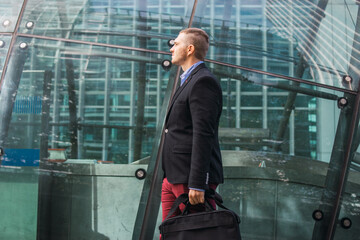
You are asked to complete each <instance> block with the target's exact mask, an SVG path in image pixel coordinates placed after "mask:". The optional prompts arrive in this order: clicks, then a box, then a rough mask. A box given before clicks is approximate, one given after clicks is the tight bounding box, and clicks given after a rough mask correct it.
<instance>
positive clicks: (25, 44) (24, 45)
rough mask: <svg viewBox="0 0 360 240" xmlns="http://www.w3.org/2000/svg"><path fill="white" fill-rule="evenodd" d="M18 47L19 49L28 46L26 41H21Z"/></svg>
mask: <svg viewBox="0 0 360 240" xmlns="http://www.w3.org/2000/svg"><path fill="white" fill-rule="evenodd" d="M19 47H20V48H21V49H26V48H27V47H28V44H27V43H26V42H22V43H20V45H19Z"/></svg>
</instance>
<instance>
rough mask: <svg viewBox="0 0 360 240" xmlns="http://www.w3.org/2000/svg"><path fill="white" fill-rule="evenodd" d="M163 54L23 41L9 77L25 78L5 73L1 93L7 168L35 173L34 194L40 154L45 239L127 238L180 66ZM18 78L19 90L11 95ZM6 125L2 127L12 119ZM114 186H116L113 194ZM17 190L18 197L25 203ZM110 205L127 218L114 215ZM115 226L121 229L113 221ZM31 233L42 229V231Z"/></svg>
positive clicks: (4, 164) (14, 55) (41, 217)
mask: <svg viewBox="0 0 360 240" xmlns="http://www.w3.org/2000/svg"><path fill="white" fill-rule="evenodd" d="M167 58H168V56H167V55H162V54H154V53H146V52H142V51H130V50H126V49H114V48H105V47H96V46H91V45H83V44H70V43H64V42H60V41H51V40H41V39H32V38H25V37H19V38H18V39H17V42H16V43H15V48H14V52H13V53H12V57H11V60H10V63H9V69H8V72H7V73H8V74H12V73H14V72H18V71H20V72H22V75H17V77H18V79H17V80H16V78H15V77H12V78H11V77H6V78H5V83H7V85H6V84H5V85H4V86H3V88H2V91H1V94H2V95H1V97H2V98H1V101H2V102H6V103H7V104H6V105H7V109H10V111H12V115H11V122H10V126H9V129H8V136H7V138H5V137H4V135H2V139H0V140H1V142H2V144H0V145H1V146H4V147H5V153H6V155H5V157H4V158H3V160H2V163H1V165H2V167H3V169H5V170H8V169H12V168H15V169H19V170H18V171H20V172H21V171H22V169H26V173H27V171H30V173H32V174H35V176H33V175H30V176H29V177H33V179H34V181H33V182H32V183H33V189H32V190H33V191H35V192H36V191H37V181H36V180H37V171H35V169H37V167H38V166H39V160H40V159H42V160H44V161H43V162H41V163H40V168H39V169H40V181H39V192H40V195H39V202H41V203H42V204H41V205H40V206H39V215H38V218H39V223H40V225H39V226H38V228H39V232H40V234H41V235H42V236H47V235H48V234H50V235H52V236H65V235H66V236H68V235H67V234H71V235H72V236H74V238H78V237H79V236H80V235H81V236H86V238H87V239H100V238H99V237H103V236H107V237H109V238H110V239H116V238H118V237H120V238H121V239H131V236H132V230H133V227H134V222H135V217H136V213H137V208H138V206H139V199H140V193H141V189H142V186H143V181H141V178H140V179H137V178H135V172H136V170H138V169H144V170H145V171H146V169H147V163H148V159H149V157H150V154H151V152H152V146H153V142H154V141H155V140H156V139H154V137H155V133H156V131H155V130H156V129H155V128H156V126H157V123H158V122H159V121H162V119H159V117H160V110H161V106H162V104H163V100H164V94H165V92H166V91H169V89H168V86H167V85H168V79H169V78H170V76H172V78H174V74H175V71H176V68H171V69H165V68H163V67H162V65H161V63H162V62H163V60H164V59H167ZM169 70H170V71H169ZM18 80H20V84H19V87H18V90H17V94H16V93H15V92H11V91H14V89H15V88H14V85H15V84H14V82H16V81H18ZM10 85H11V87H9V86H10ZM15 95H16V99H15V101H14V104H13V107H12V106H11V105H12V104H11V103H12V101H11V99H12V98H9V99H7V100H5V99H6V96H15ZM4 109H6V108H4ZM4 113H5V110H2V114H1V116H4V115H6V114H4ZM7 114H11V112H7ZM1 124H2V125H1V127H2V128H1V129H2V130H3V132H5V131H6V130H7V123H6V121H5V120H4V119H3V121H2V122H1ZM129 163H132V164H131V165H130V164H129ZM116 164H119V166H116ZM28 169H30V170H28ZM5 170H4V171H5ZM48 173H51V174H50V175H49V174H48ZM57 173H59V174H57ZM8 175H9V177H11V176H13V175H12V174H10V173H9V174H8ZM74 175H76V177H75V176H74ZM26 177H27V175H24V181H26V179H25V178H26ZM14 184H15V183H14ZM16 184H18V183H16ZM16 184H15V185H16ZM16 186H17V185H16ZM21 186H22V185H21ZM113 188H116V189H117V190H116V191H114V192H113V194H110V195H109V193H108V192H107V191H108V190H110V189H113ZM21 193H22V192H21V191H20V190H19V193H14V194H15V195H16V194H17V195H16V196H17V197H19V198H20V199H21V196H18V195H19V194H21ZM7 196H8V197H9V195H7ZM33 197H34V198H33V199H28V201H29V204H30V203H31V204H32V205H33V207H31V214H32V215H31V217H33V219H36V211H35V212H33V209H34V208H35V210H36V209H37V208H36V206H37V201H38V199H37V194H34V195H33ZM130 205H131V206H130ZM11 206H12V205H11ZM14 206H15V205H14ZM97 206H102V207H101V210H100V208H99V209H97ZM114 206H116V208H117V209H118V210H117V211H119V215H121V216H123V217H119V215H118V214H115V215H114V214H112V213H113V210H114ZM22 207H29V206H28V205H22ZM29 209H30V207H29ZM94 209H95V210H94ZM92 210H94V211H92ZM5 212H6V213H7V214H10V213H9V211H5ZM28 212H29V211H28ZM28 212H27V214H29V213H28ZM34 213H35V216H34V215H33V214H34ZM50 213H51V214H50ZM110 213H111V214H110ZM109 214H110V215H111V217H109ZM28 217H30V214H29V216H26V218H25V217H23V218H22V219H23V220H26V219H27V218H28ZM5 219H6V218H5ZM16 220H18V219H15V220H14V221H16ZM79 222H81V223H82V224H80V225H79V224H78V223H79ZM10 223H13V222H10ZM115 223H116V225H118V226H123V227H122V228H121V229H119V228H118V227H114V226H115V225H113V224H115ZM33 224H36V221H33ZM29 227H30V226H29ZM30 230H31V231H33V232H32V234H36V227H34V226H33V227H32V228H31V229H30ZM64 234H65V235H64ZM76 236H78V237H76Z"/></svg>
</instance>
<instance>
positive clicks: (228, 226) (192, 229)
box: [159, 194, 241, 240]
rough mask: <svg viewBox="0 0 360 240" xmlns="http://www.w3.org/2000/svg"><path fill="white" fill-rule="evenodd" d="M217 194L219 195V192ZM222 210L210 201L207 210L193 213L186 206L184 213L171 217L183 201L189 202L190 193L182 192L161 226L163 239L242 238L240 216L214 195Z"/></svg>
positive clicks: (219, 239)
mask: <svg viewBox="0 0 360 240" xmlns="http://www.w3.org/2000/svg"><path fill="white" fill-rule="evenodd" d="M217 196H219V195H218V194H217ZM213 199H215V202H216V204H217V205H218V206H219V207H221V208H222V209H221V210H214V209H212V207H211V204H209V203H208V202H207V203H206V204H205V205H206V209H207V210H206V211H204V212H198V213H191V214H189V213H188V211H187V207H186V208H185V210H184V212H183V214H182V215H179V216H176V217H172V218H169V216H171V215H173V213H174V212H175V211H176V209H177V208H178V206H179V205H180V204H181V203H184V204H186V205H187V206H188V205H189V204H190V203H189V202H188V194H182V195H181V196H179V197H178V198H177V199H176V201H175V202H174V204H173V206H172V208H171V210H170V212H169V214H168V216H167V218H166V219H165V221H163V222H162V223H161V225H160V227H159V229H160V234H161V239H162V240H190V239H191V240H193V239H194V240H241V236H240V228H239V224H240V218H239V216H238V215H237V214H236V213H235V212H233V211H231V210H229V209H228V208H226V207H225V206H224V205H222V200H220V199H221V198H220V199H219V197H214V198H213Z"/></svg>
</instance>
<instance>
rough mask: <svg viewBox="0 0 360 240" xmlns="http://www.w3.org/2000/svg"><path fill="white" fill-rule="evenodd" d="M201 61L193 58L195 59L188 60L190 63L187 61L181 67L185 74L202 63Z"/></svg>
mask: <svg viewBox="0 0 360 240" xmlns="http://www.w3.org/2000/svg"><path fill="white" fill-rule="evenodd" d="M200 61H201V60H199V59H197V58H193V59H188V61H186V62H185V63H184V64H182V65H181V68H182V70H183V71H184V72H185V71H186V70H188V69H189V68H190V67H191V66H192V65H194V64H195V63H197V62H200Z"/></svg>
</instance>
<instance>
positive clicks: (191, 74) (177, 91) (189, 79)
mask: <svg viewBox="0 0 360 240" xmlns="http://www.w3.org/2000/svg"><path fill="white" fill-rule="evenodd" d="M202 68H206V66H205V64H204V63H201V64H200V65H199V66H197V67H196V68H195V69H194V70H192V72H191V73H190V76H189V77H188V78H187V79H186V81H185V82H184V83H183V85H181V86H179V87H178V88H177V89H176V91H175V94H174V96H173V98H172V99H171V101H170V107H169V111H168V112H167V114H166V120H167V118H168V115H169V113H170V111H171V108H172V106H173V105H174V102H175V100H176V98H177V97H178V96H179V95H180V93H181V92H182V91H183V90H184V89H185V87H186V86H187V85H188V83H189V82H190V81H191V79H192V77H193V76H194V75H195V74H196V73H197V72H198V71H199V70H200V69H202Z"/></svg>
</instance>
